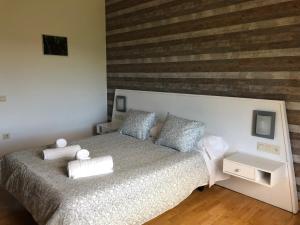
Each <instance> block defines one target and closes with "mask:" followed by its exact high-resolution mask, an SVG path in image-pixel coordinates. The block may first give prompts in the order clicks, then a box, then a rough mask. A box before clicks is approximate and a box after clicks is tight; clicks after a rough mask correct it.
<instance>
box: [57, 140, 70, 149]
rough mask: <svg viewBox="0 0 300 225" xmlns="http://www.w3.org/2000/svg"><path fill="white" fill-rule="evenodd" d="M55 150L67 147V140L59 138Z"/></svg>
mask: <svg viewBox="0 0 300 225" xmlns="http://www.w3.org/2000/svg"><path fill="white" fill-rule="evenodd" d="M55 143H56V148H64V147H67V144H68V142H67V140H66V139H64V138H60V139H57V140H56V142H55Z"/></svg>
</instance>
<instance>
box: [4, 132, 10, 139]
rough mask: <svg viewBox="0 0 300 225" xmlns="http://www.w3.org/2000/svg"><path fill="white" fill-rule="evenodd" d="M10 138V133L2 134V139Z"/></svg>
mask: <svg viewBox="0 0 300 225" xmlns="http://www.w3.org/2000/svg"><path fill="white" fill-rule="evenodd" d="M9 139H10V134H8V133H7V134H2V140H9Z"/></svg>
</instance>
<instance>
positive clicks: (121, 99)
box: [116, 95, 126, 112]
mask: <svg viewBox="0 0 300 225" xmlns="http://www.w3.org/2000/svg"><path fill="white" fill-rule="evenodd" d="M116 110H117V111H118V112H126V96H121V95H117V96H116Z"/></svg>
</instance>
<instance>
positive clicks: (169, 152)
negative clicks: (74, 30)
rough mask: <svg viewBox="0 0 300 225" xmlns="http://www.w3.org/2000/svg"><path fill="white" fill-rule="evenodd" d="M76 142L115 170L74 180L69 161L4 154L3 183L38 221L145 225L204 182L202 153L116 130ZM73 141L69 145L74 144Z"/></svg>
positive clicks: (38, 151)
mask: <svg viewBox="0 0 300 225" xmlns="http://www.w3.org/2000/svg"><path fill="white" fill-rule="evenodd" d="M75 143H76V144H79V145H81V147H82V148H86V149H89V150H90V153H91V156H92V157H99V156H105V155H111V156H112V157H113V159H114V172H113V173H112V174H108V175H102V176H95V177H89V178H82V179H77V180H73V179H70V178H68V177H67V163H68V162H67V161H66V160H53V161H44V160H42V157H41V152H42V149H41V148H40V149H32V150H27V151H22V152H16V153H12V154H9V155H6V156H5V157H4V159H3V161H2V163H1V176H2V179H1V183H2V185H3V186H4V187H5V189H6V190H7V191H9V192H10V193H11V194H12V195H14V196H15V197H16V198H17V199H18V200H19V201H20V202H21V203H22V204H23V205H24V206H25V207H26V209H27V210H28V211H29V212H30V213H31V214H32V216H33V218H34V219H35V220H36V221H37V223H38V224H40V225H45V224H47V225H96V224H97V225H121V224H122V225H135V224H143V223H145V222H147V221H149V220H151V219H152V218H154V217H156V216H158V215H160V214H162V213H163V212H165V211H167V210H169V209H171V208H173V207H174V206H176V205H178V204H179V203H180V202H181V201H183V200H184V199H185V198H187V197H188V196H189V195H190V194H191V192H192V191H193V190H194V189H196V188H197V187H199V186H202V185H205V184H207V183H208V179H209V178H208V177H209V176H208V172H207V168H206V165H205V162H204V160H203V158H202V155H201V154H200V153H197V152H189V153H181V152H178V151H175V150H173V149H170V148H166V147H162V146H158V145H155V144H153V143H152V142H151V141H140V140H137V139H135V138H132V137H129V136H124V135H121V134H119V133H110V134H106V135H101V136H95V137H91V138H88V139H84V140H81V141H78V142H75ZM75 143H72V144H75Z"/></svg>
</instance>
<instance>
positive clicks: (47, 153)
mask: <svg viewBox="0 0 300 225" xmlns="http://www.w3.org/2000/svg"><path fill="white" fill-rule="evenodd" d="M79 150H81V147H80V146H79V145H72V146H68V147H65V148H53V149H45V150H44V151H43V156H44V160H53V159H60V158H66V159H75V157H76V153H77V152H78V151H79Z"/></svg>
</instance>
